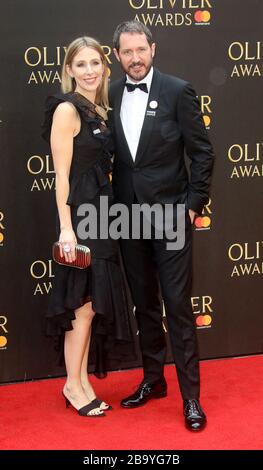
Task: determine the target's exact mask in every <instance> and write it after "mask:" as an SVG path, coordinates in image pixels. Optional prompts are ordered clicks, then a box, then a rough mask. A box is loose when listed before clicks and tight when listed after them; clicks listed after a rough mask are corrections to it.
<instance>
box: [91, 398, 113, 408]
mask: <svg viewBox="0 0 263 470" xmlns="http://www.w3.org/2000/svg"><path fill="white" fill-rule="evenodd" d="M94 402H96V403H97V408H100V406H101V405H102V403H103V400H100V399H99V398H94V400H92V403H94ZM104 403H105V402H104ZM105 405H107V406H108V407H107V408H100V409H101V411H111V410H113V408H112V406H111V405H108V403H105Z"/></svg>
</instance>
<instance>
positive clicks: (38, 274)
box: [30, 259, 55, 295]
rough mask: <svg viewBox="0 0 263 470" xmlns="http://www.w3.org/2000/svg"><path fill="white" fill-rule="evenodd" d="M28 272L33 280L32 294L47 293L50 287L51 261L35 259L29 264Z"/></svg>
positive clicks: (51, 277) (52, 276)
mask: <svg viewBox="0 0 263 470" xmlns="http://www.w3.org/2000/svg"><path fill="white" fill-rule="evenodd" d="M30 274H31V277H32V279H33V280H34V284H33V295H47V294H49V292H50V290H51V289H52V279H53V278H54V277H55V276H54V274H53V261H52V259H49V260H41V259H38V260H35V261H33V263H32V264H31V266H30Z"/></svg>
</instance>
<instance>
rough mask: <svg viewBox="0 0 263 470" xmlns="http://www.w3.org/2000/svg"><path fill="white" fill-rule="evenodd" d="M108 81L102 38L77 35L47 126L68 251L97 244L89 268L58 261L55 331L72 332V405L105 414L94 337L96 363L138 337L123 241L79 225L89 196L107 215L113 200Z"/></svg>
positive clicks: (52, 310) (51, 328) (68, 358)
mask: <svg viewBox="0 0 263 470" xmlns="http://www.w3.org/2000/svg"><path fill="white" fill-rule="evenodd" d="M107 87H108V68H107V63H106V57H105V55H104V53H103V49H102V48H101V46H100V44H99V43H98V42H97V41H96V40H94V39H92V38H89V37H82V38H78V39H76V40H75V41H73V42H72V43H71V44H70V45H69V47H68V49H67V52H66V56H65V60H64V65H63V70H62V91H63V93H61V94H58V95H55V96H50V97H49V98H48V99H47V103H46V115H45V123H44V133H43V136H44V138H45V139H46V140H48V141H50V144H51V151H52V156H53V161H54V168H55V173H56V201H57V209H58V237H59V242H60V249H61V255H64V256H65V258H66V259H67V260H68V261H73V260H75V245H76V243H79V244H82V245H86V246H88V247H89V248H90V250H91V259H92V262H91V265H90V266H89V267H88V268H86V269H84V270H79V269H77V268H74V267H68V266H62V265H56V267H55V280H54V283H53V289H52V294H51V299H50V304H49V310H48V315H47V334H48V335H51V336H54V337H56V338H60V339H61V338H62V339H63V338H64V358H65V364H66V370H67V380H66V383H65V385H64V388H63V395H64V397H65V400H66V405H69V404H71V405H72V406H73V407H74V408H75V409H76V410H77V411H78V413H79V414H80V415H82V416H89V417H91V416H92V417H101V416H105V413H104V411H105V410H108V409H111V407H110V405H108V404H106V403H105V402H103V401H102V400H99V399H98V398H97V397H96V395H95V392H94V390H93V388H92V386H91V384H90V382H89V379H88V374H87V365H88V357H89V349H90V342H91V337H94V339H95V350H96V352H97V354H101V357H97V359H96V364H101V363H103V361H104V357H103V354H104V352H105V350H108V351H111V350H112V348H113V346H114V345H115V344H116V343H117V344H119V345H120V346H121V345H122V344H128V342H129V341H131V339H130V338H131V333H130V326H129V309H128V302H127V297H126V291H125V284H124V280H123V277H122V271H121V269H120V265H119V249H118V243H117V242H116V241H115V240H112V239H111V238H110V237H108V238H106V239H104V238H99V234H98V237H97V238H96V239H90V238H88V239H85V240H84V239H83V238H82V237H81V238H80V236H79V233H78V232H79V230H78V224H79V222H80V221H81V217H79V216H78V215H77V211H78V208H79V206H80V205H81V204H83V203H89V204H92V205H93V207H95V208H96V210H97V216H98V220H99V216H100V213H99V209H100V196H104V197H105V196H106V197H107V198H108V202H109V206H110V204H111V202H112V188H111V183H110V172H111V152H112V142H111V135H110V132H109V130H108V128H107V126H106V124H105V120H106V118H107V109H108V88H107ZM91 332H92V335H91ZM60 343H61V341H60ZM100 372H102V371H101V370H100Z"/></svg>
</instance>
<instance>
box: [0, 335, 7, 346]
mask: <svg viewBox="0 0 263 470" xmlns="http://www.w3.org/2000/svg"><path fill="white" fill-rule="evenodd" d="M6 345H7V339H6V337H5V336H0V348H4V347H5V346H6Z"/></svg>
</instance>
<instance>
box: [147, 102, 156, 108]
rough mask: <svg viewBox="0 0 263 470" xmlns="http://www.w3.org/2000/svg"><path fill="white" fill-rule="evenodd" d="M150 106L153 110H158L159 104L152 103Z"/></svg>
mask: <svg viewBox="0 0 263 470" xmlns="http://www.w3.org/2000/svg"><path fill="white" fill-rule="evenodd" d="M149 106H150V108H151V109H156V108H158V103H157V101H151V102H150V104H149Z"/></svg>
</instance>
